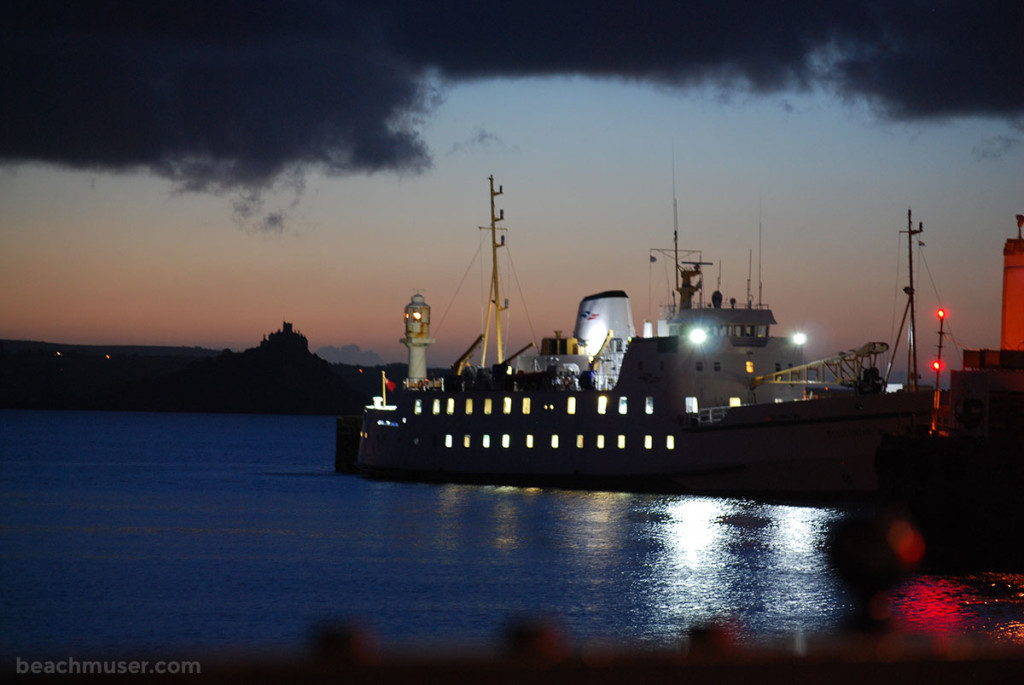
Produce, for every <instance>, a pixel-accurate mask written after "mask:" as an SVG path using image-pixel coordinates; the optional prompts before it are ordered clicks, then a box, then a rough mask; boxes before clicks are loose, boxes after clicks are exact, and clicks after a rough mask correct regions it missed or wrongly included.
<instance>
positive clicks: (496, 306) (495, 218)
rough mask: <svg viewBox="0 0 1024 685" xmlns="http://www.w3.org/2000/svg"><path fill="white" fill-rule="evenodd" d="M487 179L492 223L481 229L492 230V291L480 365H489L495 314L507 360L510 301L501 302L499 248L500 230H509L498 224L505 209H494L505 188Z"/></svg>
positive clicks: (496, 330) (498, 338)
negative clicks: (505, 316)
mask: <svg viewBox="0 0 1024 685" xmlns="http://www.w3.org/2000/svg"><path fill="white" fill-rule="evenodd" d="M487 180H489V181H490V182H491V225H490V226H489V227H488V226H481V227H480V230H481V231H487V230H489V231H490V232H491V291H490V297H489V301H488V303H487V325H486V326H484V342H483V353H482V354H481V356H480V365H481V366H486V365H487V338H488V337H489V336H490V331H491V316H492V314H493V316H494V337H495V349H496V352H497V356H498V363H499V364H501V363H502V362H504V361H505V355H504V351H503V349H502V342H501V313H502V312H503V311H505V310H506V309H508V302H506V303H505V304H504V305H502V304H501V295H500V291H499V286H498V248H499V247H505V236H504V235H503V236H501V242H500V243H499V242H498V231H504V230H507V229H506V228H504V227H503V226H498V222H499V221H504V220H505V210H504V209H502V210H498V212H497V213H495V209H494V198H495V197H497V196H498V195H501V194H502V192H503V190H502V186H498V189H497V190H495V189H494V176H493V175H491V176H488V177H487Z"/></svg>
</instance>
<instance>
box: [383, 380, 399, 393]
mask: <svg viewBox="0 0 1024 685" xmlns="http://www.w3.org/2000/svg"><path fill="white" fill-rule="evenodd" d="M384 385H385V386H387V389H388V392H394V390H395V388H397V387H398V384H397V383H395V382H394V381H393V380H391V379H389V378H388V377H387V376H384Z"/></svg>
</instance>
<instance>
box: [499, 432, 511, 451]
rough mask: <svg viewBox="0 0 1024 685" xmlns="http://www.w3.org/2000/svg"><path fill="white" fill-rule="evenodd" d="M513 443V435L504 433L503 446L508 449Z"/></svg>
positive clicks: (502, 437)
mask: <svg viewBox="0 0 1024 685" xmlns="http://www.w3.org/2000/svg"><path fill="white" fill-rule="evenodd" d="M511 444H512V437H511V436H510V435H509V434H508V433H503V434H502V436H501V446H502V447H504V448H505V449H508V447H509V445H511Z"/></svg>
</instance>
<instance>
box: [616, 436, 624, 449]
mask: <svg viewBox="0 0 1024 685" xmlns="http://www.w3.org/2000/svg"><path fill="white" fill-rule="evenodd" d="M616 443H617V444H618V447H619V449H620V450H624V449H626V436H625V435H619V439H618V440H617V441H616Z"/></svg>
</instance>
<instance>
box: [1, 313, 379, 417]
mask: <svg viewBox="0 0 1024 685" xmlns="http://www.w3.org/2000/svg"><path fill="white" fill-rule="evenodd" d="M105 350H113V352H108V351H105ZM350 381H351V382H350ZM379 388H380V372H379V370H366V369H358V368H355V367H344V366H343V365H335V366H333V367H332V365H330V364H328V363H327V362H326V361H324V360H323V359H321V358H319V357H317V356H316V355H314V354H312V353H311V352H310V351H309V343H308V341H307V339H306V337H305V336H303V335H301V334H300V333H298V332H296V331H295V330H294V329H293V327H292V325H291V324H290V323H287V322H285V323H284V324H283V326H282V328H281V330H279V331H276V332H274V333H271V334H269V335H268V336H266V337H265V338H264V339H263V341H262V342H261V343H260V345H259V346H258V347H255V348H251V349H248V350H245V351H244V352H232V351H231V350H224V351H222V352H217V351H214V350H202V349H201V348H173V347H169V348H133V347H129V346H117V347H108V348H104V347H99V346H67V345H65V346H61V345H57V344H55V343H30V342H24V341H3V342H0V407H5V408H38V409H116V410H131V411H182V412H185V411H187V412H231V413H266V414H329V415H337V414H356V413H361V412H362V408H363V406H364V405H366V404H368V403H369V401H370V398H371V397H372V395H373V394H379Z"/></svg>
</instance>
